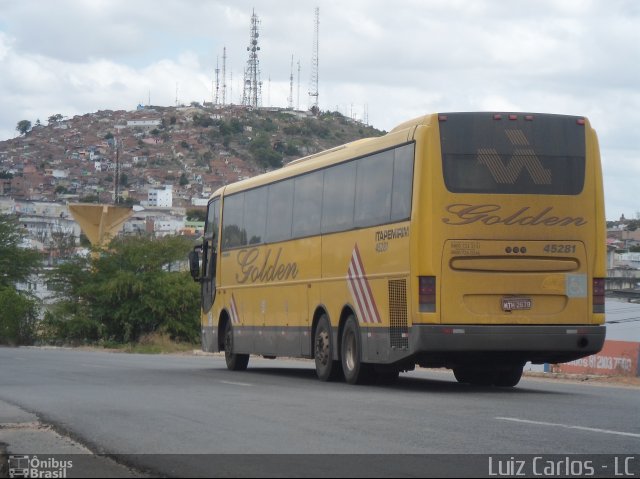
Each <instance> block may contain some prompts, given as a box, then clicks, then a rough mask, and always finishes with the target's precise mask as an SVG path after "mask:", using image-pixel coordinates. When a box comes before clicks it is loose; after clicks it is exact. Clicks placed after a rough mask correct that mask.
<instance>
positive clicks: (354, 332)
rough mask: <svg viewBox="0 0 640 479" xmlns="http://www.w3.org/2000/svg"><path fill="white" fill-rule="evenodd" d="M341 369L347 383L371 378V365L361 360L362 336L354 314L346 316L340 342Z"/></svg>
mask: <svg viewBox="0 0 640 479" xmlns="http://www.w3.org/2000/svg"><path fill="white" fill-rule="evenodd" d="M340 345H341V351H340V353H341V354H340V357H341V358H342V371H343V372H344V379H345V381H347V382H348V383H349V384H362V383H365V382H367V381H369V380H370V379H371V366H370V365H369V364H366V363H363V362H362V338H361V337H360V328H359V327H358V322H357V321H356V318H355V316H353V315H351V316H349V317H348V318H347V322H346V323H345V325H344V328H343V330H342V341H341V342H340Z"/></svg>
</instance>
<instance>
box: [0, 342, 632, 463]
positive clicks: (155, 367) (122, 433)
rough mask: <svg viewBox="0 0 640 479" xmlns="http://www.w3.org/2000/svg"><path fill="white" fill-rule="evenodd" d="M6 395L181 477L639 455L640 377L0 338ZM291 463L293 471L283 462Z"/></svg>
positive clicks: (87, 440)
mask: <svg viewBox="0 0 640 479" xmlns="http://www.w3.org/2000/svg"><path fill="white" fill-rule="evenodd" d="M0 400H3V401H6V402H8V403H11V404H14V405H17V406H20V407H21V408H23V409H25V410H27V411H29V412H31V413H34V414H36V415H37V416H38V417H39V418H40V419H41V421H43V422H46V423H51V424H53V425H54V426H55V427H56V428H57V430H59V431H64V432H66V433H68V434H70V435H71V436H72V437H74V438H75V439H77V440H78V441H79V442H81V443H82V444H84V445H86V446H87V447H89V448H90V449H91V450H92V451H94V452H96V453H99V454H108V455H111V456H113V457H116V458H117V459H120V460H122V461H124V462H125V463H128V464H133V465H136V466H138V467H144V468H149V469H150V470H151V471H153V473H154V474H157V473H162V474H166V475H173V476H187V475H194V476H203V475H222V476H224V475H231V476H233V475H256V474H257V475H262V476H269V475H280V476H281V475H287V473H290V474H291V475H301V472H305V471H306V472H307V473H308V475H313V476H317V475H323V476H330V475H343V474H345V472H347V473H346V475H358V474H362V475H405V476H406V475H418V476H422V475H430V474H427V472H425V470H422V469H420V467H421V465H420V463H419V459H420V457H423V455H425V454H430V455H433V454H435V455H440V454H453V455H456V454H460V455H465V456H464V457H468V456H466V455H469V454H478V455H483V454H493V455H498V454H503V455H518V454H534V455H539V454H583V455H594V454H631V455H633V454H635V455H636V456H640V454H639V453H640V389H638V388H625V387H611V386H598V385H590V384H576V383H567V382H561V381H550V380H540V379H529V378H524V379H523V380H522V381H521V382H520V384H519V385H518V386H517V387H516V388H513V389H499V388H475V387H472V386H469V385H461V384H458V383H457V382H456V381H455V379H454V378H453V375H452V374H450V373H448V372H439V371H425V370H420V371H415V372H412V373H407V374H403V375H401V377H400V380H399V381H398V383H397V384H395V385H393V386H376V385H372V386H350V385H347V384H345V383H322V382H320V381H318V380H317V379H316V377H315V371H314V369H313V363H312V362H310V361H293V360H276V361H269V360H265V359H261V358H254V357H252V358H251V361H250V362H249V369H248V370H247V371H245V372H231V371H228V370H227V369H226V367H225V363H224V359H223V358H221V357H219V356H179V355H160V356H158V355H130V354H116V353H107V352H94V351H81V350H68V349H40V348H18V349H15V348H0ZM42 452H46V451H42ZM166 454H170V455H171V456H161V455H166ZM200 454H203V455H205V454H206V455H209V454H218V455H220V454H222V455H226V454H232V455H236V454H243V455H246V454H251V455H256V456H217V459H215V460H214V461H213V462H212V458H211V457H209V456H191V455H200ZM274 454H275V455H279V456H273V455H274ZM284 454H295V455H297V456H281V455H284ZM309 454H313V455H314V456H309ZM316 454H324V455H328V456H315V455H316ZM337 454H340V455H342V456H335V455H337ZM388 454H391V455H415V456H397V460H395V459H394V458H395V457H396V456H381V455H388ZM175 455H181V456H175ZM182 455H190V456H182ZM263 455H264V456H263ZM347 455H356V456H347ZM360 455H362V456H360ZM336 457H337V458H338V459H337V461H338V463H336V462H335V461H336V459H335V458H336ZM433 457H435V458H436V459H437V460H438V461H445V462H450V461H456V460H457V459H456V457H457V456H433ZM433 457H432V458H433ZM447 457H448V459H447ZM461 457H462V456H461ZM274 458H276V459H275V461H276V462H278V461H279V463H278V464H277V465H276V466H274V467H276V469H270V461H271V462H273V461H274ZM278 458H279V459H278ZM283 458H286V461H284V459H283ZM476 459H477V460H478V461H480V463H481V464H485V463H486V458H485V457H483V456H478V457H477V458H476ZM283 461H284V462H286V464H289V465H290V466H291V469H287V470H285V471H283V470H281V469H280V470H277V468H278V467H280V468H281V467H282V463H283ZM340 461H343V462H348V464H349V468H350V469H347V470H345V469H340V467H341V466H340V465H339V463H340ZM336 464H337V465H336ZM271 465H273V464H271ZM367 467H368V468H369V469H367ZM483 467H484V466H483ZM371 468H373V469H371ZM272 471H275V472H273V474H272ZM332 471H333V473H334V474H332ZM348 471H350V472H351V474H349V472H348ZM432 472H434V474H437V473H438V472H437V468H436V469H433V470H432ZM372 473H374V474H372ZM461 475H464V474H461Z"/></svg>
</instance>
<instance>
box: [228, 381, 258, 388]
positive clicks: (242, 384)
mask: <svg viewBox="0 0 640 479" xmlns="http://www.w3.org/2000/svg"><path fill="white" fill-rule="evenodd" d="M220 382H221V383H222V384H229V385H231V386H243V387H249V386H253V384H248V383H236V382H233V381H220Z"/></svg>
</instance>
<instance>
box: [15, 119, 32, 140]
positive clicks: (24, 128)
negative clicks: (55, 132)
mask: <svg viewBox="0 0 640 479" xmlns="http://www.w3.org/2000/svg"><path fill="white" fill-rule="evenodd" d="M16 130H18V131H19V132H20V134H21V135H23V136H24V135H26V134H27V133H29V130H31V122H30V121H29V120H20V121H19V122H18V124H17V125H16Z"/></svg>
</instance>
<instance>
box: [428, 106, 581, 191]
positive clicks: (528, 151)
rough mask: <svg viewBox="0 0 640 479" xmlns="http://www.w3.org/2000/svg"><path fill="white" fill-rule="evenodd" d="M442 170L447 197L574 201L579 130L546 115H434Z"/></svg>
mask: <svg viewBox="0 0 640 479" xmlns="http://www.w3.org/2000/svg"><path fill="white" fill-rule="evenodd" d="M440 119H441V120H440V122H439V125H440V144H441V148H442V166H443V171H444V181H445V184H446V186H447V189H448V190H449V191H451V192H453V193H490V194H536V195H577V194H579V193H580V192H581V191H582V188H583V186H584V176H585V132H584V129H585V126H584V124H582V123H583V122H578V119H579V118H578V117H574V116H564V115H550V114H528V113H527V114H523V113H518V114H509V113H499V114H496V113H444V114H440Z"/></svg>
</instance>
